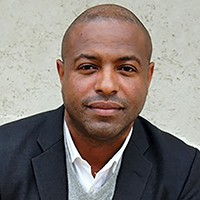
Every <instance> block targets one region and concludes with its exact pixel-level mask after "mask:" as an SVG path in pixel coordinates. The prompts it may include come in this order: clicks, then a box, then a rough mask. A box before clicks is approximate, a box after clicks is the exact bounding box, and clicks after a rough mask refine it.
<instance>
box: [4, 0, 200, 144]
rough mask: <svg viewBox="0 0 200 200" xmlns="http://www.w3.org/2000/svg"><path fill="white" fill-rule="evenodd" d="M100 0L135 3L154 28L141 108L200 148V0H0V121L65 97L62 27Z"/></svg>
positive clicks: (131, 5)
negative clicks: (60, 65) (150, 74)
mask: <svg viewBox="0 0 200 200" xmlns="http://www.w3.org/2000/svg"><path fill="white" fill-rule="evenodd" d="M98 3H118V4H121V5H124V6H126V7H128V8H130V9H131V10H133V11H134V12H135V13H136V15H137V16H138V17H139V18H140V19H141V20H142V21H143V22H144V24H145V25H146V27H147V28H148V29H149V31H150V33H151V35H152V40H153V44H154V54H153V60H154V61H155V63H156V70H155V75H154V80H153V82H152V85H151V89H150V93H149V96H148V99H147V104H146V106H145V109H144V111H143V113H142V115H143V116H144V117H146V118H147V119H149V120H151V121H152V122H153V123H155V124H156V125H157V126H158V127H160V128H162V129H164V130H166V131H170V132H171V133H173V134H174V135H176V136H178V137H180V138H182V139H183V140H185V141H186V142H188V143H189V144H192V145H194V146H196V147H198V148H200V103H199V102H200V1H199V0H190V1H182V0H167V1H165V0H160V1H158V0H151V1H149V0H142V1H141V0H135V1H134V0H132V1H131V0H123V1H122V0H118V1H108V0H107V1H103V0H102V1H99V0H98V1H97V0H91V1H89V0H79V1H74V0H73V1H72V0H71V1H70V0H65V1H64V0H43V1H41V0H34V1H33V0H0V25H1V31H0V86H1V87H0V124H3V123H5V122H8V121H12V120H15V119H18V118H22V117H24V116H28V115H31V114H35V113H38V112H41V111H44V110H48V109H51V108H55V107H57V106H58V105H60V104H61V103H62V100H61V95H60V84H59V80H58V77H57V74H56V67H55V60H56V58H58V57H59V56H60V43H61V38H62V35H63V33H64V31H65V29H66V28H67V26H68V25H69V23H70V22H71V21H72V20H73V19H74V17H75V16H77V14H79V13H80V12H81V11H83V10H84V9H85V8H87V7H89V6H92V5H96V4H98Z"/></svg>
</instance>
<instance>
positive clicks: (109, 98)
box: [81, 95, 129, 107]
mask: <svg viewBox="0 0 200 200" xmlns="http://www.w3.org/2000/svg"><path fill="white" fill-rule="evenodd" d="M98 101H105V102H113V103H117V104H121V105H123V106H124V107H126V106H127V105H128V104H129V102H128V100H127V99H123V98H120V97H118V96H104V95H98V96H91V97H87V98H84V99H82V101H81V102H82V104H84V105H85V106H87V105H89V104H91V103H93V102H98Z"/></svg>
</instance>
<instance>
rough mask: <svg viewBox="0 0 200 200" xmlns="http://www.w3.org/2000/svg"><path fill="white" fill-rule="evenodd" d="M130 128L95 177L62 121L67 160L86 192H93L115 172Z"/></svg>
mask: <svg viewBox="0 0 200 200" xmlns="http://www.w3.org/2000/svg"><path fill="white" fill-rule="evenodd" d="M131 134H132V129H131V130H130V132H129V134H128V136H127V137H126V140H125V141H124V143H123V145H122V147H121V148H120V149H119V150H118V151H117V152H116V153H115V155H114V156H113V157H112V158H111V159H110V160H109V161H108V162H107V163H106V164H105V165H104V167H103V168H102V169H101V170H100V171H99V172H98V173H97V174H96V176H95V177H93V176H92V174H91V166H90V165H89V163H88V162H87V161H86V160H84V159H83V158H82V157H81V155H80V154H79V152H78V150H77V148H76V146H75V145H74V142H73V140H72V137H71V134H70V133H69V129H68V127H67V125H66V122H65V121H64V143H65V148H67V147H68V150H69V154H70V157H69V161H70V162H71V163H72V166H73V168H74V170H75V173H76V174H77V177H78V180H79V181H80V183H81V184H82V186H83V188H84V189H85V191H86V192H95V191H97V190H98V189H100V188H101V186H103V185H104V184H105V182H106V181H107V180H108V179H109V178H110V177H111V176H112V174H113V173H114V172H115V169H116V167H117V164H118V163H119V164H120V163H121V160H122V155H123V152H124V150H125V148H126V146H127V144H128V142H129V140H130V137H131Z"/></svg>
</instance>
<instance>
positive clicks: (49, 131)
mask: <svg viewBox="0 0 200 200" xmlns="http://www.w3.org/2000/svg"><path fill="white" fill-rule="evenodd" d="M47 113H48V114H46V117H45V120H44V123H43V125H42V126H41V128H40V130H37V131H40V133H39V138H38V143H39V145H40V147H41V149H42V150H43V152H42V153H41V154H40V155H38V156H36V157H35V158H33V159H32V165H33V170H34V174H35V178H36V183H37V187H38V190H39V194H40V198H41V200H48V199H59V200H66V199H67V178H66V160H65V149H64V144H63V130H62V127H63V116H64V107H63V106H62V107H60V108H58V109H57V110H55V111H51V112H47Z"/></svg>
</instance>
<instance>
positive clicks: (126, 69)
mask: <svg viewBox="0 0 200 200" xmlns="http://www.w3.org/2000/svg"><path fill="white" fill-rule="evenodd" d="M117 70H118V71H120V72H122V73H133V72H137V69H136V68H135V67H134V66H132V65H121V66H120V67H118V69H117Z"/></svg>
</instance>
